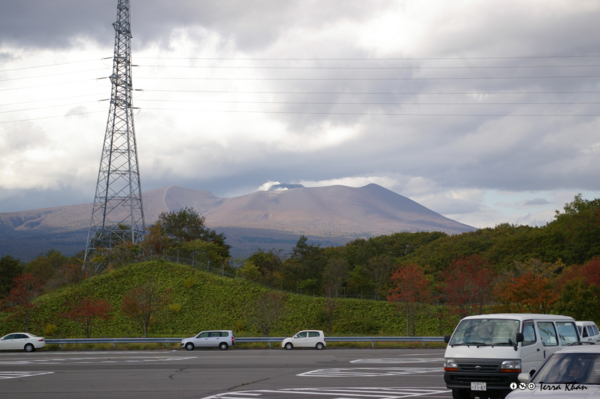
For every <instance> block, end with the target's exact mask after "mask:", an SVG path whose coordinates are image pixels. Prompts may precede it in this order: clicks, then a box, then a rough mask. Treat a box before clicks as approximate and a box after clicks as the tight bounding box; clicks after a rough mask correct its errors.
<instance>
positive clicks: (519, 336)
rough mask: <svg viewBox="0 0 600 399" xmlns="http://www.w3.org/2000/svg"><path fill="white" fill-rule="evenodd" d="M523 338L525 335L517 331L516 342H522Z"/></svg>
mask: <svg viewBox="0 0 600 399" xmlns="http://www.w3.org/2000/svg"><path fill="white" fill-rule="evenodd" d="M524 340H525V337H524V336H523V333H517V344H518V343H519V342H523V341H524Z"/></svg>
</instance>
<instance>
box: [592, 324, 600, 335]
mask: <svg viewBox="0 0 600 399" xmlns="http://www.w3.org/2000/svg"><path fill="white" fill-rule="evenodd" d="M592 328H593V329H594V333H595V334H594V335H598V334H600V331H598V327H596V325H595V324H594V325H593V326H592Z"/></svg>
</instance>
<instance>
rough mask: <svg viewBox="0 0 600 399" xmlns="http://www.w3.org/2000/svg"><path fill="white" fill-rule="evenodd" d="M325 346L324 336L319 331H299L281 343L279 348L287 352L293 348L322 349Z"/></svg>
mask: <svg viewBox="0 0 600 399" xmlns="http://www.w3.org/2000/svg"><path fill="white" fill-rule="evenodd" d="M326 345H327V343H326V340H325V334H323V331H321V330H306V331H300V332H299V333H297V334H296V335H294V336H293V337H292V338H286V339H284V340H283V342H281V347H282V348H285V349H287V350H292V349H294V348H315V349H319V350H321V349H323V348H325V346H326Z"/></svg>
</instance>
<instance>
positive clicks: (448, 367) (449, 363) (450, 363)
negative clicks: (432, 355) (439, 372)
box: [444, 359, 458, 371]
mask: <svg viewBox="0 0 600 399" xmlns="http://www.w3.org/2000/svg"><path fill="white" fill-rule="evenodd" d="M444 371H458V364H456V360H454V359H446V360H444Z"/></svg>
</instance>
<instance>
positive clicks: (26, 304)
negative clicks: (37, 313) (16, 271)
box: [2, 273, 43, 332]
mask: <svg viewBox="0 0 600 399" xmlns="http://www.w3.org/2000/svg"><path fill="white" fill-rule="evenodd" d="M42 286H43V284H42V283H41V282H40V281H39V280H38V279H36V278H35V277H34V276H33V275H31V274H29V273H23V274H21V275H19V276H17V277H15V279H14V280H13V287H12V289H11V290H10V292H9V293H8V295H7V296H6V298H4V301H3V302H2V307H3V308H5V311H7V312H8V313H12V316H11V318H16V319H24V320H25V332H29V324H30V322H31V318H32V314H33V311H34V310H35V309H36V304H35V303H34V300H35V298H37V297H38V296H40V294H41V293H42Z"/></svg>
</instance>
